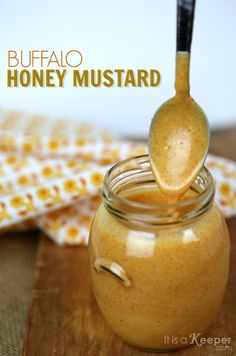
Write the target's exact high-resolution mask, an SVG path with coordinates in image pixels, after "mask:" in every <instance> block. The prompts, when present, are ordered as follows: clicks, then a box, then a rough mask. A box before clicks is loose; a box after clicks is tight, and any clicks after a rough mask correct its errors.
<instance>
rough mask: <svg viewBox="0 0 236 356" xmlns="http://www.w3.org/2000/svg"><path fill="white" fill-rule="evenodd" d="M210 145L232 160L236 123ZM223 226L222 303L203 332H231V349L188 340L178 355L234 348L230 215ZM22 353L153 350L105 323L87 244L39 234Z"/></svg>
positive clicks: (66, 355)
mask: <svg viewBox="0 0 236 356" xmlns="http://www.w3.org/2000/svg"><path fill="white" fill-rule="evenodd" d="M210 150H211V152H212V153H216V154H220V155H222V156H225V157H228V158H232V159H234V160H236V129H230V130H225V131H220V132H217V133H215V134H214V135H212V140H211V147H210ZM228 227H229V231H230V236H231V272H230V280H229V284H228V288H227V291H226V295H225V298H224V302H223V305H222V307H221V309H220V312H219V313H218V315H217V317H216V319H215V321H214V323H213V324H212V327H211V328H210V330H209V332H208V333H207V335H206V336H212V337H231V338H232V341H231V344H230V348H231V349H228V350H226V349H225V350H223V351H218V350H217V349H216V347H215V346H214V345H204V346H202V347H198V346H191V347H189V348H187V349H184V350H182V351H178V352H175V354H178V355H180V356H187V355H190V356H194V355H209V356H212V355H219V356H220V355H235V354H236V218H232V219H229V220H228ZM171 354H172V355H173V353H164V354H163V355H171ZM23 355H25V356H53V355H56V356H82V355H84V356H86V355H91V356H110V355H114V356H121V355H122V356H123V355H124V356H131V355H132V356H133V355H137V356H139V355H140V356H141V355H142V356H147V355H153V353H150V354H149V353H146V352H142V351H139V350H138V349H135V348H133V347H130V346H128V345H125V344H124V343H123V342H122V340H121V339H120V338H118V337H117V336H116V335H115V334H113V332H112V331H111V329H110V328H109V327H108V326H107V324H106V322H105V321H104V319H103V317H102V315H101V314H100V311H99V309H98V307H97V305H96V302H95V300H94V297H93V294H92V291H91V284H90V277H89V264H88V250H87V248H84V247H64V248H62V247H58V246H56V245H55V244H54V243H53V242H51V241H50V240H49V239H48V238H47V237H45V236H42V237H41V240H40V243H39V250H38V257H37V265H36V269H35V283H34V288H33V292H32V303H31V309H30V313H29V320H28V329H27V333H26V337H25V343H24V352H23Z"/></svg>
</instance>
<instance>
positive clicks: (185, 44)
mask: <svg viewBox="0 0 236 356" xmlns="http://www.w3.org/2000/svg"><path fill="white" fill-rule="evenodd" d="M194 9H195V0H177V52H189V53H190V48H191V42H192V32H193V20H194Z"/></svg>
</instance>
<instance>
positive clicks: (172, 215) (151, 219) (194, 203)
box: [103, 155, 215, 226]
mask: <svg viewBox="0 0 236 356" xmlns="http://www.w3.org/2000/svg"><path fill="white" fill-rule="evenodd" d="M153 189H157V185H156V182H155V179H154V175H153V172H152V169H151V165H150V161H149V156H148V155H143V156H138V157H135V158H132V159H127V160H125V161H122V162H120V163H118V164H116V165H115V166H113V167H112V168H111V169H110V170H109V171H108V172H107V174H106V176H105V180H104V188H103V202H104V206H105V208H106V209H107V211H109V213H111V214H112V215H113V216H115V217H117V218H119V219H122V220H124V221H127V222H129V223H132V224H135V225H138V226H158V225H174V224H178V223H181V222H187V221H191V220H193V219H195V218H197V217H198V216H200V215H202V214H204V213H205V212H206V211H208V210H209V208H210V207H211V205H212V203H213V200H214V194H215V189H214V184H213V179H212V176H211V174H210V172H209V171H208V169H207V168H206V167H203V168H202V169H201V171H200V172H199V174H198V176H197V177H196V179H195V181H194V182H193V184H192V187H191V190H192V192H193V193H194V194H193V197H191V198H189V199H185V200H180V201H179V202H177V203H174V204H168V203H165V204H163V203H160V204H159V203H155V204H146V203H140V202H136V201H133V200H129V199H127V198H126V197H125V196H127V195H129V194H131V195H132V193H134V192H137V191H140V192H142V191H143V190H146V191H147V190H153Z"/></svg>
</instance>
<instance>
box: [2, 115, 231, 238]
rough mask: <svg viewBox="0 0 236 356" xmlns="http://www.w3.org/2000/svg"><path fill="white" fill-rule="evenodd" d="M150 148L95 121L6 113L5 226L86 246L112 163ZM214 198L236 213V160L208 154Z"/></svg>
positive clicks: (8, 228)
mask: <svg viewBox="0 0 236 356" xmlns="http://www.w3.org/2000/svg"><path fill="white" fill-rule="evenodd" d="M144 153H147V147H146V145H145V144H143V143H131V142H127V141H124V140H121V139H119V138H118V137H115V136H114V135H112V134H111V133H110V132H108V131H107V130H103V129H100V128H98V127H95V126H94V125H88V124H81V123H76V122H70V121H68V120H63V119H61V120H56V121H55V120H48V119H47V118H44V117H39V116H26V115H24V114H22V113H15V112H13V113H8V114H6V113H4V112H2V113H1V115H0V194H1V195H0V231H1V232H5V231H8V230H12V229H25V228H32V227H38V228H40V229H41V230H43V231H44V232H45V233H46V234H47V235H48V236H49V237H51V238H52V239H53V240H54V241H55V242H56V243H58V244H61V245H63V244H70V245H78V244H81V245H87V243H88V235H89V229H90V225H91V221H92V218H93V216H94V214H95V212H96V209H97V208H98V206H99V204H100V202H101V188H102V184H103V178H104V174H105V173H106V171H107V170H108V168H109V167H111V165H113V164H114V163H116V162H118V161H120V160H122V159H125V158H128V157H132V156H136V155H140V154H144ZM206 165H207V167H208V168H209V169H210V170H211V173H212V174H213V177H214V179H215V183H216V200H217V202H218V204H219V205H220V206H221V208H222V210H223V212H224V213H225V215H226V217H228V216H232V215H234V214H236V180H235V178H236V163H234V162H232V161H230V160H226V159H224V158H219V157H215V156H212V155H209V156H208V159H207V162H206Z"/></svg>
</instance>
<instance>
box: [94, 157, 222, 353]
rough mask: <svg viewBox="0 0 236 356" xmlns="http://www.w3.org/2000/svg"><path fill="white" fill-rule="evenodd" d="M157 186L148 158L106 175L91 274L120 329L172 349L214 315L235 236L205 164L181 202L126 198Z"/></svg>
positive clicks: (134, 339) (126, 336) (147, 345)
mask: <svg viewBox="0 0 236 356" xmlns="http://www.w3.org/2000/svg"><path fill="white" fill-rule="evenodd" d="M152 189H157V186H156V183H155V180H154V176H153V173H152V170H151V167H150V162H149V158H148V156H146V155H145V156H139V157H136V158H133V159H131V160H126V161H123V162H120V163H118V164H117V165H115V166H114V167H113V168H111V169H110V171H109V172H108V173H107V175H106V177H105V181H104V190H103V203H102V204H101V206H100V207H99V209H98V211H97V213H96V215H95V217H94V220H93V224H92V228H91V233H90V241H89V251H90V262H91V276H92V287H93V291H94V295H95V298H96V300H97V303H98V305H99V307H100V310H101V312H102V314H103V315H104V317H105V319H106V320H107V322H108V324H109V325H110V327H111V328H112V329H113V330H114V332H115V333H116V334H117V335H119V336H120V337H121V338H122V339H123V340H125V341H126V342H127V343H129V344H131V345H135V346H137V347H140V348H142V349H147V350H152V351H154V350H156V351H166V350H173V349H179V348H182V347H185V346H187V345H189V344H191V343H192V342H193V341H194V335H195V336H198V335H199V334H202V333H203V332H204V331H205V330H206V329H207V328H208V327H209V325H210V323H211V321H212V320H213V318H214V316H215V314H216V312H217V310H218V308H219V306H220V304H221V302H222V299H223V295H224V291H225V288H226V284H227V279H228V271H229V236H228V231H227V227H226V224H225V220H224V217H223V215H222V213H221V212H220V210H219V208H218V207H217V206H216V205H215V204H214V192H215V191H214V184H213V179H212V176H211V174H210V172H209V171H208V170H207V169H206V168H205V167H203V168H202V169H201V171H200V173H199V175H198V176H197V178H196V179H195V181H194V183H193V185H192V187H191V191H192V192H193V193H194V194H193V195H192V196H191V197H190V198H187V199H185V200H181V201H179V202H178V203H175V204H167V203H166V202H165V201H162V202H160V203H154V202H152V201H150V202H148V203H147V202H142V201H140V200H139V201H135V199H134V200H131V199H129V198H127V197H129V196H132V194H133V193H134V194H137V192H138V193H142V192H144V191H148V190H152Z"/></svg>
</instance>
